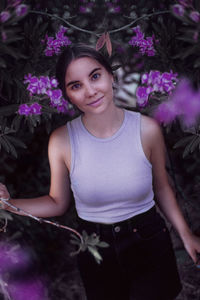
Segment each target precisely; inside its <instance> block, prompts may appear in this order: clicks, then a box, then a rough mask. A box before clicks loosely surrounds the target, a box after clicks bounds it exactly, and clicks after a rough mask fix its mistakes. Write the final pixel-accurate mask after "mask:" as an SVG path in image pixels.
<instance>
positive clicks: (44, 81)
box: [19, 74, 68, 115]
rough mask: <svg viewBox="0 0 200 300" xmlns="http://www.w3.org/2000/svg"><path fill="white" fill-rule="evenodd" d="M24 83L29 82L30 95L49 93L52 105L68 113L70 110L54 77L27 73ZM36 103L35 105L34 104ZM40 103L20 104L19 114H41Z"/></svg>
mask: <svg viewBox="0 0 200 300" xmlns="http://www.w3.org/2000/svg"><path fill="white" fill-rule="evenodd" d="M24 78H25V80H24V83H28V86H27V90H28V91H29V92H30V95H31V96H32V95H34V94H35V95H47V96H48V98H50V105H51V106H52V107H55V108H56V109H57V110H58V111H59V112H63V113H66V112H67V111H68V102H67V101H66V100H65V99H64V98H63V96H62V91H61V90H60V89H58V88H57V87H58V82H57V80H56V79H55V78H54V77H51V78H50V77H48V76H40V77H36V76H32V75H31V74H28V75H26V76H25V77H24ZM33 105H34V106H33ZM40 109H41V107H40V105H39V104H38V103H37V105H36V103H34V104H32V105H31V106H28V105H27V104H22V105H21V106H20V110H19V114H23V115H30V114H40Z"/></svg>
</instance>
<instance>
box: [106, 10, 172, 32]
mask: <svg viewBox="0 0 200 300" xmlns="http://www.w3.org/2000/svg"><path fill="white" fill-rule="evenodd" d="M168 13H170V10H164V11H157V12H155V13H151V14H148V15H144V16H142V17H139V18H137V19H135V20H134V21H133V22H131V23H129V24H127V25H125V26H122V27H120V28H117V29H114V30H110V31H108V32H109V33H110V34H111V33H116V32H118V31H121V30H124V29H127V28H128V27H130V26H132V25H133V24H135V23H137V22H138V21H140V20H143V19H148V18H150V17H153V16H156V15H163V14H168Z"/></svg>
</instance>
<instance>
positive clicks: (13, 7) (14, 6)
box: [0, 0, 28, 23]
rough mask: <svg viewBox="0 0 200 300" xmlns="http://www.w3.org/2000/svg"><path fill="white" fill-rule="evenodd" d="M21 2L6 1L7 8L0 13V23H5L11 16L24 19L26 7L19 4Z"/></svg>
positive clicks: (15, 0)
mask: <svg viewBox="0 0 200 300" xmlns="http://www.w3.org/2000/svg"><path fill="white" fill-rule="evenodd" d="M20 3H21V0H12V1H8V6H7V8H6V9H5V10H3V11H2V12H1V13H0V23H5V22H6V21H8V20H9V19H10V18H11V17H12V16H15V17H24V16H25V15H26V14H27V12H28V5H25V4H20Z"/></svg>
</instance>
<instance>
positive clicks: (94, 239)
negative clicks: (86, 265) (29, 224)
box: [0, 198, 109, 264]
mask: <svg viewBox="0 0 200 300" xmlns="http://www.w3.org/2000/svg"><path fill="white" fill-rule="evenodd" d="M0 201H1V202H2V203H3V204H5V205H7V206H9V207H10V208H12V209H13V210H14V211H16V212H18V213H20V212H21V213H23V214H24V215H26V216H28V217H30V218H32V219H34V220H35V221H38V222H39V223H41V224H42V223H47V224H51V225H53V226H56V227H58V228H62V229H65V230H68V231H71V232H73V234H72V235H71V236H72V238H73V240H71V243H72V244H74V245H77V246H78V247H79V248H78V250H77V251H75V252H73V253H71V256H72V255H76V254H79V253H80V252H81V251H86V250H87V249H88V251H89V252H90V253H91V254H92V255H93V256H94V258H95V260H96V262H97V263H98V264H99V263H100V262H101V261H102V257H101V255H100V254H99V252H98V249H97V247H101V248H106V247H108V246H109V245H108V244H107V243H106V242H103V241H100V238H99V236H98V235H96V234H95V233H92V234H91V236H88V234H87V233H86V232H85V231H83V233H82V235H81V234H80V233H79V232H78V231H77V230H75V229H73V228H71V227H68V226H65V225H62V224H59V223H57V222H52V221H49V220H46V219H43V218H38V217H36V216H33V215H32V214H30V213H28V212H26V211H25V210H23V209H21V208H19V207H16V206H15V205H12V204H11V203H9V202H8V201H6V200H4V199H3V198H0ZM6 225H7V220H6ZM6 225H4V226H3V228H2V230H1V231H4V232H5V231H6ZM74 234H75V235H74ZM77 237H78V238H77Z"/></svg>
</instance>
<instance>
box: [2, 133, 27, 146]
mask: <svg viewBox="0 0 200 300" xmlns="http://www.w3.org/2000/svg"><path fill="white" fill-rule="evenodd" d="M6 138H7V139H8V140H9V141H10V142H12V143H13V145H15V146H17V147H21V148H23V149H27V146H26V145H25V144H24V143H23V142H22V141H21V140H19V139H18V138H16V137H14V136H11V135H7V136H6Z"/></svg>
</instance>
